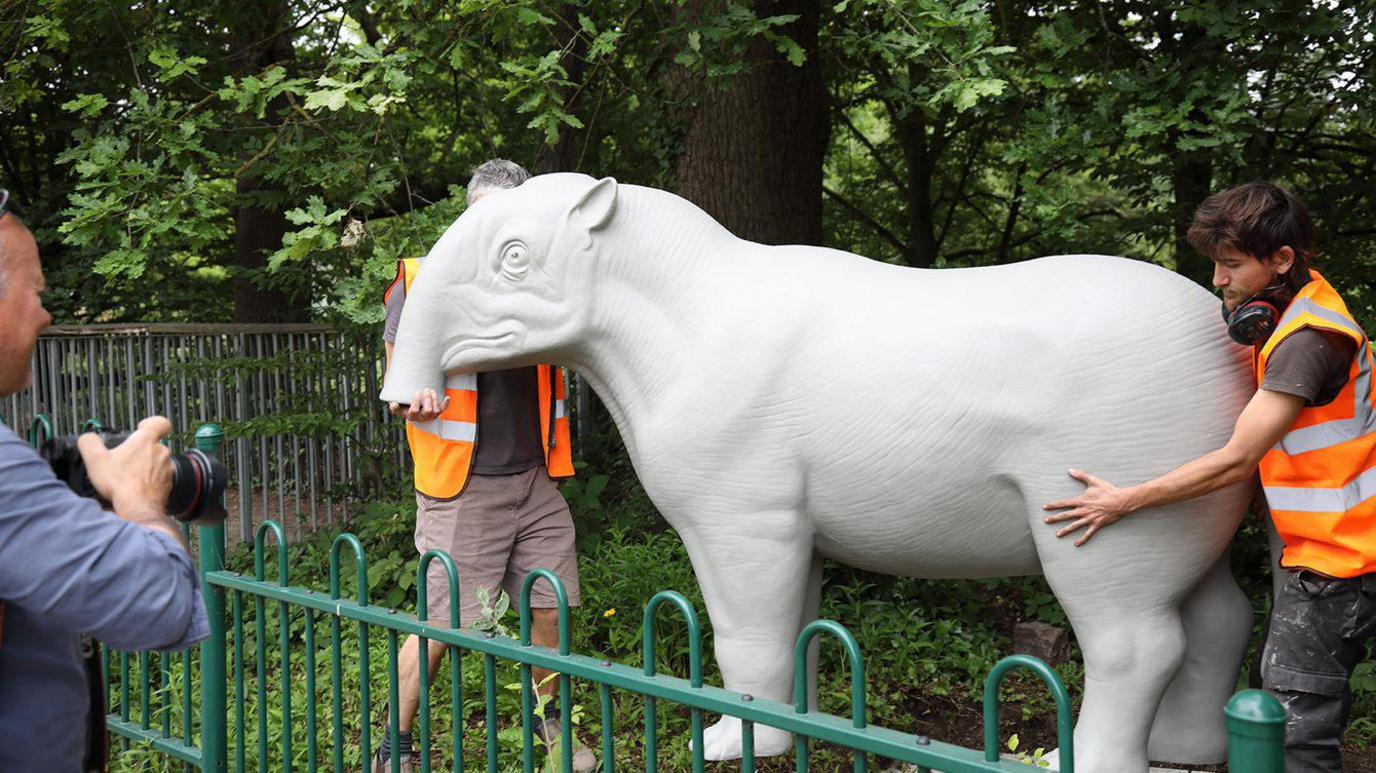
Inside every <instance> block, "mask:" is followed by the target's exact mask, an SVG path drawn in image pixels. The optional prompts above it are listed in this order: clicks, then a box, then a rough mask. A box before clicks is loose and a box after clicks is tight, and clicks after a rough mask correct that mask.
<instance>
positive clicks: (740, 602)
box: [680, 512, 820, 760]
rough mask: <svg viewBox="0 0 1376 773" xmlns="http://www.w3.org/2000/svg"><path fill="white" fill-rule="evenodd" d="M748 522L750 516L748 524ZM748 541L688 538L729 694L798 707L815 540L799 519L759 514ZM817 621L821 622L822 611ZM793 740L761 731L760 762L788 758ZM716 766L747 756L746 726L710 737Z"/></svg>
mask: <svg viewBox="0 0 1376 773" xmlns="http://www.w3.org/2000/svg"><path fill="white" fill-rule="evenodd" d="M745 517H747V516H742V518H745ZM748 518H749V519H750V520H751V528H750V530H749V532H748V533H742V532H741V531H738V530H731V531H711V530H708V529H694V530H692V531H684V532H681V533H680V534H681V536H682V537H683V542H684V545H685V546H686V547H687V548H688V555H689V557H690V558H691V559H692V561H693V570H694V572H695V573H696V574H697V579H698V583H699V584H700V585H701V586H702V595H703V599H704V600H705V601H706V602H707V614H708V615H709V616H710V617H711V620H712V631H713V644H714V650H715V654H716V658H717V665H718V666H719V667H720V668H721V675H722V682H723V683H724V686H725V687H726V689H728V690H734V691H737V692H743V693H749V694H751V695H754V696H756V697H760V698H769V699H771V700H776V701H785V702H787V701H790V700H792V699H793V646H794V644H795V643H796V641H797V637H798V632H799V630H800V628H801V625H800V621H801V620H802V618H803V616H804V610H805V608H806V607H807V606H808V605H807V603H806V600H807V598H806V597H807V596H808V595H810V594H809V592H808V591H809V579H810V576H812V577H815V578H817V580H818V582H819V584H820V572H815V573H814V572H813V571H812V569H813V567H814V558H813V553H812V535H811V532H810V531H809V530H808V529H807V527H806V526H805V525H804V524H803V523H802V520H801V518H800V517H798V516H797V515H796V514H794V513H779V512H775V513H753V514H750V515H749V516H748ZM811 614H815V609H814V611H813V612H812V613H811ZM791 745H792V735H791V734H789V733H787V732H785V731H782V730H776V729H774V728H771V727H766V726H763V725H756V726H755V754H756V756H759V757H768V756H773V755H777V754H784V753H787V752H788V751H789V749H790V748H791ZM703 754H704V756H705V757H706V758H707V759H709V760H730V759H737V758H739V757H740V756H741V723H740V720H738V719H735V718H734V717H723V718H722V719H721V721H719V722H717V723H716V724H714V725H712V726H711V727H709V728H706V730H705V731H704V733H703Z"/></svg>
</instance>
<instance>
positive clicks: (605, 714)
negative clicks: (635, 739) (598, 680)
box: [598, 684, 616, 773]
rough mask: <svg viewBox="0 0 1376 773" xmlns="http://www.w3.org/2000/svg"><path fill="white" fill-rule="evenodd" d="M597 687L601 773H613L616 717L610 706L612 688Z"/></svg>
mask: <svg viewBox="0 0 1376 773" xmlns="http://www.w3.org/2000/svg"><path fill="white" fill-rule="evenodd" d="M598 687H599V690H598V692H600V693H601V697H602V773H613V771H614V770H616V763H615V760H614V757H615V752H616V747H615V745H614V744H613V741H612V739H613V737H614V735H615V732H616V727H615V722H616V717H615V715H614V711H613V706H612V687H611V685H609V684H601V685H599V686H598Z"/></svg>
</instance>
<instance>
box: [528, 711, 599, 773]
mask: <svg viewBox="0 0 1376 773" xmlns="http://www.w3.org/2000/svg"><path fill="white" fill-rule="evenodd" d="M535 735H536V736H538V737H539V738H540V740H541V741H543V742H544V744H545V749H547V750H548V752H549V756H550V758H551V759H555V760H558V759H562V757H563V751H562V750H560V748H559V744H560V742H562V741H563V738H564V735H563V731H562V726H561V725H560V724H559V720H558V719H557V718H554V719H546V720H544V721H543V722H542V721H541V720H540V718H539V717H536V718H535ZM596 768H597V757H595V756H594V755H593V753H592V750H591V749H589V748H588V747H586V746H584V745H583V742H582V741H580V740H578V734H577V733H574V734H573V769H574V770H575V771H577V773H588V772H589V771H591V770H594V769H596Z"/></svg>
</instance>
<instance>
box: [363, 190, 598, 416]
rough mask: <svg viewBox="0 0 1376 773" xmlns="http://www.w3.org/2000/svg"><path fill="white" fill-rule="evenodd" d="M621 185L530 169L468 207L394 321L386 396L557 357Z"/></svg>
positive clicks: (584, 297) (405, 395)
mask: <svg viewBox="0 0 1376 773" xmlns="http://www.w3.org/2000/svg"><path fill="white" fill-rule="evenodd" d="M616 200H617V184H616V181H615V180H613V179H611V178H610V177H609V178H605V179H602V180H594V179H593V178H591V177H588V176H586V175H580V174H551V175H542V176H539V177H533V178H531V179H530V180H528V181H526V182H525V183H523V184H522V185H520V186H519V187H517V188H512V189H509V190H494V191H491V192H489V193H488V194H487V195H485V196H483V197H482V198H481V200H479V201H477V202H476V203H474V204H473V206H471V207H470V208H469V209H468V210H466V211H465V212H464V213H463V215H462V216H460V217H459V219H458V220H456V221H454V224H453V225H451V226H450V227H449V229H448V230H447V231H445V233H444V235H443V236H441V237H440V240H439V242H437V243H436V244H435V246H434V248H433V249H431V250H430V254H429V255H427V256H426V258H425V260H424V261H423V262H422V264H421V270H420V273H419V274H418V275H417V276H416V279H415V281H414V283H413V284H412V286H411V289H410V291H409V292H408V294H407V298H406V306H405V308H404V309H403V311H402V315H401V324H400V326H399V327H398V329H397V340H396V349H395V352H394V354H393V358H392V366H391V368H390V369H389V370H388V374H387V380H386V383H385V384H384V386H383V390H382V399H384V400H396V401H398V402H403V403H404V402H408V401H409V400H410V399H411V397H412V395H414V394H415V393H416V392H417V391H419V390H420V389H423V388H427V387H428V388H432V389H437V390H438V389H439V388H440V387H441V386H442V382H443V374H444V373H449V372H463V371H477V370H493V369H497V368H505V367H516V366H520V365H529V364H534V363H536V362H540V361H548V360H551V359H552V360H556V361H557V360H558V359H559V357H558V355H559V353H560V351H561V350H562V349H564V348H565V347H567V346H569V344H570V343H571V342H573V341H575V340H576V339H577V337H578V334H579V332H580V331H581V330H582V329H583V328H584V327H585V326H586V324H587V320H588V316H589V314H588V306H589V300H590V297H591V292H590V286H591V282H592V279H593V274H594V272H593V271H591V270H574V269H577V268H580V267H582V266H581V264H585V263H587V262H588V261H589V260H590V259H591V253H592V251H593V249H594V247H595V245H596V241H597V237H598V236H599V233H598V232H600V231H602V230H603V229H605V228H606V227H607V226H608V224H609V223H611V222H612V219H613V216H614V214H615V212H616Z"/></svg>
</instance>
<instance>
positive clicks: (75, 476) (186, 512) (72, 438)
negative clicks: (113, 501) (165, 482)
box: [39, 429, 229, 526]
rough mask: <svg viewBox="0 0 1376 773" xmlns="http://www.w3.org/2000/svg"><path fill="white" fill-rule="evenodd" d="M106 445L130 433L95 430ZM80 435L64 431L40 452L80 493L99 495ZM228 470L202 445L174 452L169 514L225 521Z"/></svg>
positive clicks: (208, 523)
mask: <svg viewBox="0 0 1376 773" xmlns="http://www.w3.org/2000/svg"><path fill="white" fill-rule="evenodd" d="M94 431H95V433H96V434H98V435H100V436H101V439H102V440H104V441H105V447H106V448H114V447H115V446H117V445H119V444H120V443H123V442H124V441H125V440H126V439H127V438H128V437H129V434H128V433H125V432H116V431H113V430H108V429H102V430H94ZM77 437H78V436H77V435H62V436H60V437H54V438H50V439H49V440H48V441H46V442H45V443H43V446H42V447H41V448H40V449H39V454H40V455H42V457H43V460H44V461H46V462H47V463H48V466H50V467H52V469H53V474H54V475H56V476H57V479H58V480H60V481H62V482H63V483H66V484H67V486H68V487H70V488H71V489H72V491H74V492H75V493H76V494H77V495H78V496H83V497H90V498H92V499H100V498H101V497H100V494H99V493H97V492H96V490H95V487H94V486H92V485H91V479H90V478H89V477H87V475H86V463H85V461H83V460H82V458H81V453H80V452H79V451H78V450H77V445H76V439H77ZM228 482H229V472H228V471H227V470H226V469H225V466H224V465H223V464H221V463H220V460H219V459H217V458H215V457H214V456H212V455H210V454H207V453H206V452H204V451H201V450H200V449H191V450H190V451H187V452H186V453H184V454H173V455H172V490H171V491H170V492H169V493H168V495H167V514H168V515H170V516H172V517H173V518H176V519H177V520H178V521H181V522H182V523H194V524H199V525H202V526H214V525H215V524H218V523H221V522H223V521H224V519H225V516H226V515H227V513H226V512H225V505H224V493H225V486H226V485H227V484H228Z"/></svg>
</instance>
